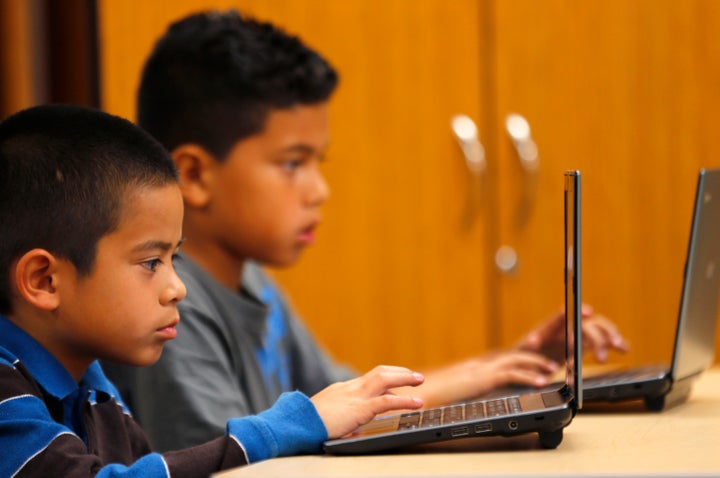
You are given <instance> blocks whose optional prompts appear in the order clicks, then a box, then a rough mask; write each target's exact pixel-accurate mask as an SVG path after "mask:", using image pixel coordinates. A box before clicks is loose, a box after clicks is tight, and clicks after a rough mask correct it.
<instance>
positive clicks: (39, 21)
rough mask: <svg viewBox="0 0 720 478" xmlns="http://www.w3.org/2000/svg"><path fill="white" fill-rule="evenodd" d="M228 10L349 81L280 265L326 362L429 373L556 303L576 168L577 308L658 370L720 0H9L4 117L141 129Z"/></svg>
mask: <svg viewBox="0 0 720 478" xmlns="http://www.w3.org/2000/svg"><path fill="white" fill-rule="evenodd" d="M230 7H235V8H238V9H240V10H241V11H244V12H246V13H248V14H251V15H252V16H255V17H257V18H259V19H263V20H270V21H272V22H274V23H276V24H278V25H280V26H282V27H284V28H285V29H286V30H287V31H289V32H292V33H295V34H297V35H299V36H300V37H301V38H303V39H304V41H305V42H306V43H308V44H309V45H311V46H312V47H314V48H315V49H317V50H318V51H320V52H321V53H322V54H324V56H326V58H328V59H329V60H330V62H331V63H332V64H333V65H334V66H335V67H336V68H337V69H338V70H339V72H340V75H341V84H340V88H339V90H338V91H337V93H336V95H335V96H334V98H333V100H332V103H331V115H332V119H331V121H332V122H331V128H332V131H331V138H332V139H331V147H330V151H329V154H328V161H327V163H326V164H325V165H324V166H323V167H324V168H325V169H324V171H325V173H326V175H327V179H328V182H329V184H330V187H331V189H332V194H331V199H330V201H329V202H328V203H327V204H326V206H324V215H323V219H324V222H323V224H322V226H321V227H320V229H319V230H318V238H319V241H318V243H317V244H316V245H314V246H313V247H312V248H311V249H310V250H308V251H307V252H306V254H305V256H304V257H303V259H302V260H301V261H300V263H299V264H298V265H296V266H295V267H293V268H291V269H288V270H278V271H272V272H273V274H275V275H276V277H277V278H278V279H279V281H280V282H281V284H282V285H283V287H284V288H285V290H286V292H287V293H288V294H289V295H290V297H291V298H292V300H293V304H294V306H295V308H296V309H297V311H298V312H299V313H300V315H302V316H303V317H304V319H305V321H306V322H307V323H308V324H309V326H310V327H311V329H312V330H313V331H314V333H315V335H316V336H317V337H318V339H319V340H320V341H321V342H322V343H324V344H325V346H326V347H327V348H328V349H329V350H330V351H331V352H332V353H333V354H334V355H335V356H336V357H338V358H339V359H341V360H343V361H346V362H348V363H349V364H350V365H352V366H354V367H357V368H358V369H359V370H365V369H368V368H370V367H372V366H373V365H375V364H377V363H392V364H399V365H407V366H412V367H430V366H432V365H435V364H439V363H443V362H446V361H448V360H453V359H458V358H462V357H465V356H468V355H470V354H474V353H477V352H480V351H486V350H491V349H494V348H498V347H502V346H508V345H512V344H513V343H515V342H516V341H517V340H518V339H519V338H520V337H521V336H522V335H523V333H525V332H526V331H527V330H529V328H530V327H532V326H533V325H536V324H538V323H539V322H541V321H542V320H544V319H545V318H547V317H548V316H549V315H550V314H552V313H554V312H555V311H557V310H559V309H560V308H561V307H562V304H563V194H562V191H563V171H564V170H566V169H579V170H581V172H582V176H583V208H582V214H583V272H582V275H583V277H582V279H583V300H584V302H586V303H590V304H592V305H593V306H594V307H595V309H596V310H598V311H600V312H602V313H604V314H605V315H607V316H608V317H610V318H612V319H613V320H615V321H616V322H617V323H618V324H620V326H621V327H622V330H623V332H624V333H625V335H626V337H627V338H628V339H629V341H630V345H631V347H632V353H630V354H627V355H625V356H617V355H614V356H613V357H612V358H613V359H614V360H617V361H620V362H623V363H641V362H645V361H648V360H652V361H657V362H666V361H669V360H670V355H671V352H672V345H673V343H672V340H673V337H674V327H675V322H676V318H677V313H678V307H679V299H680V292H681V284H682V276H683V267H684V261H685V254H686V249H687V241H688V235H689V230H690V219H691V214H692V206H693V199H694V197H693V196H694V191H695V185H696V180H697V173H698V170H699V169H700V168H703V167H706V168H707V167H718V166H720V141H718V139H717V137H718V133H717V131H716V130H717V128H718V124H720V41H718V38H720V36H719V33H718V32H720V2H718V1H715V0H684V1H682V2H678V1H676V0H634V1H624V0H610V1H594V0H593V1H585V2H576V1H571V0H234V1H225V0H222V1H221V0H215V1H209V0H153V1H146V0H0V117H5V116H7V115H8V114H11V113H12V112H14V111H17V110H19V109H21V108H24V107H27V106H31V105H34V104H40V103H47V102H62V103H75V104H82V105H88V106H94V107H98V108H101V109H103V110H106V111H108V112H110V113H114V114H118V115H121V116H125V117H127V118H129V119H132V120H134V119H135V104H134V97H135V90H136V88H137V85H138V82H139V73H140V69H141V67H142V64H143V61H144V59H145V58H146V56H147V55H148V54H149V52H150V49H151V47H152V45H153V43H154V41H155V40H156V39H157V38H158V37H159V36H160V35H161V34H162V33H163V32H164V31H165V29H166V28H167V26H168V25H169V23H170V22H172V21H174V20H176V19H178V18H180V17H182V16H184V15H186V14H188V13H191V12H195V11H198V10H203V9H209V8H217V9H226V8H230ZM457 115H463V120H464V123H463V122H460V123H458V122H455V123H454V122H453V118H455V117H456V116H457ZM509 115H518V116H510V117H509ZM509 119H510V120H512V121H508V120H509ZM453 124H455V125H456V126H459V127H460V128H459V129H456V130H454V129H453V128H452V126H453ZM474 132H476V133H477V134H476V135H473V134H472V133H474ZM482 152H484V156H479V155H478V154H479V153H482ZM483 157H484V167H478V165H481V166H482V164H483V163H482V161H481V160H482V158H483ZM718 240H720V238H718ZM717 357H718V355H716V358H717Z"/></svg>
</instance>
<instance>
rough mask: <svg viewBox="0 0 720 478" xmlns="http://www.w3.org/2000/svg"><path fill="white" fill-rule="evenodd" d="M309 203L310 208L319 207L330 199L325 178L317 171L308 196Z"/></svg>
mask: <svg viewBox="0 0 720 478" xmlns="http://www.w3.org/2000/svg"><path fill="white" fill-rule="evenodd" d="M308 197H309V201H308V202H309V203H310V205H312V206H319V205H321V204H322V203H324V202H325V201H327V200H328V198H329V197H330V187H329V186H328V183H327V181H326V180H325V177H324V176H323V175H322V173H320V172H319V171H318V173H317V175H316V176H315V178H314V181H313V186H312V189H311V191H310V193H309V194H308Z"/></svg>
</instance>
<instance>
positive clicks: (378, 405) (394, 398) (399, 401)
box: [368, 393, 423, 415]
mask: <svg viewBox="0 0 720 478" xmlns="http://www.w3.org/2000/svg"><path fill="white" fill-rule="evenodd" d="M368 404H369V406H370V409H371V410H372V412H373V413H374V414H375V415H379V414H381V413H385V412H389V411H391V410H415V409H417V408H420V407H422V406H423V401H422V399H421V398H417V397H407V396H403V395H395V394H392V393H388V394H385V395H380V396H377V397H374V398H371V399H369V400H368Z"/></svg>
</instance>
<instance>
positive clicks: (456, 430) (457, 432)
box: [450, 427, 470, 438]
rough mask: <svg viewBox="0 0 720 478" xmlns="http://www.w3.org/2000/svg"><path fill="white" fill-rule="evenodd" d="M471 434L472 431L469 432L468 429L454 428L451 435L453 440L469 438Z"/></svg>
mask: <svg viewBox="0 0 720 478" xmlns="http://www.w3.org/2000/svg"><path fill="white" fill-rule="evenodd" d="M469 434H470V430H468V427H460V428H453V429H452V430H451V431H450V435H452V437H453V438H457V437H464V436H468V435H469Z"/></svg>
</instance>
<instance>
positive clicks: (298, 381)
mask: <svg viewBox="0 0 720 478" xmlns="http://www.w3.org/2000/svg"><path fill="white" fill-rule="evenodd" d="M175 268H176V270H177V273H178V275H179V276H180V278H181V279H182V280H183V282H185V285H186V286H187V290H188V293H187V297H186V298H185V299H184V300H183V301H181V302H180V303H179V305H178V307H179V310H180V323H179V324H178V336H177V338H176V339H175V340H171V341H170V342H168V343H167V344H165V347H164V350H163V353H162V356H161V357H160V360H158V362H157V363H156V364H154V365H152V366H150V367H144V368H135V367H127V366H120V365H116V364H110V363H104V364H103V367H104V368H105V371H106V374H107V375H108V376H109V377H110V379H111V380H112V381H113V382H115V384H116V386H117V387H118V389H119V390H120V393H121V396H122V397H123V399H124V400H125V402H126V403H127V404H128V405H129V406H130V408H131V410H132V412H133V414H134V415H135V418H136V419H137V420H138V421H139V422H140V424H141V425H142V427H143V428H144V430H145V432H146V433H147V434H148V436H149V438H150V441H151V442H152V444H153V446H154V448H155V449H157V450H160V451H164V450H174V449H179V448H185V447H188V446H193V445H197V444H200V443H204V442H206V441H208V440H210V439H212V438H215V437H217V436H221V435H223V434H224V433H225V426H226V423H227V420H228V419H229V418H232V417H240V416H245V415H249V414H257V413H259V412H261V411H262V410H265V409H267V408H269V407H270V406H271V405H272V404H273V403H274V402H275V400H276V399H277V398H278V397H279V396H280V394H281V393H282V392H284V391H292V390H300V391H302V392H304V393H305V394H306V395H308V396H312V395H314V394H315V393H317V392H318V391H320V390H321V389H323V388H325V387H326V386H328V385H329V384H331V383H333V382H337V381H342V380H347V379H349V378H352V377H353V376H355V375H354V373H353V372H352V371H351V370H349V369H348V368H345V367H342V366H339V365H337V364H335V363H334V362H333V361H332V360H331V359H330V357H329V356H328V355H327V354H326V353H325V352H324V351H323V350H322V348H321V347H320V346H319V345H318V343H317V342H316V341H315V340H314V339H313V338H312V337H311V335H310V334H309V332H308V330H307V329H306V328H305V326H304V325H303V323H302V322H301V321H300V320H299V318H298V317H297V316H296V315H295V314H293V313H292V311H291V309H290V307H289V306H288V304H287V301H286V299H285V298H284V297H283V296H282V294H281V292H280V291H279V289H278V287H277V286H276V285H275V284H274V283H273V282H272V281H271V280H270V278H269V277H267V275H265V274H264V273H263V271H262V270H261V269H260V267H258V266H257V265H255V264H252V263H248V264H247V265H246V266H245V270H244V271H243V277H242V287H241V289H240V291H239V292H234V291H231V290H229V289H227V288H226V287H224V286H222V285H221V284H219V283H218V282H217V281H215V280H214V279H213V278H212V277H210V276H209V275H208V274H207V273H206V272H205V271H204V270H203V269H201V268H200V267H199V266H198V265H197V264H195V263H194V262H192V261H191V260H190V259H189V258H188V257H186V256H184V255H182V254H181V255H180V257H178V258H177V259H176V260H175Z"/></svg>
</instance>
